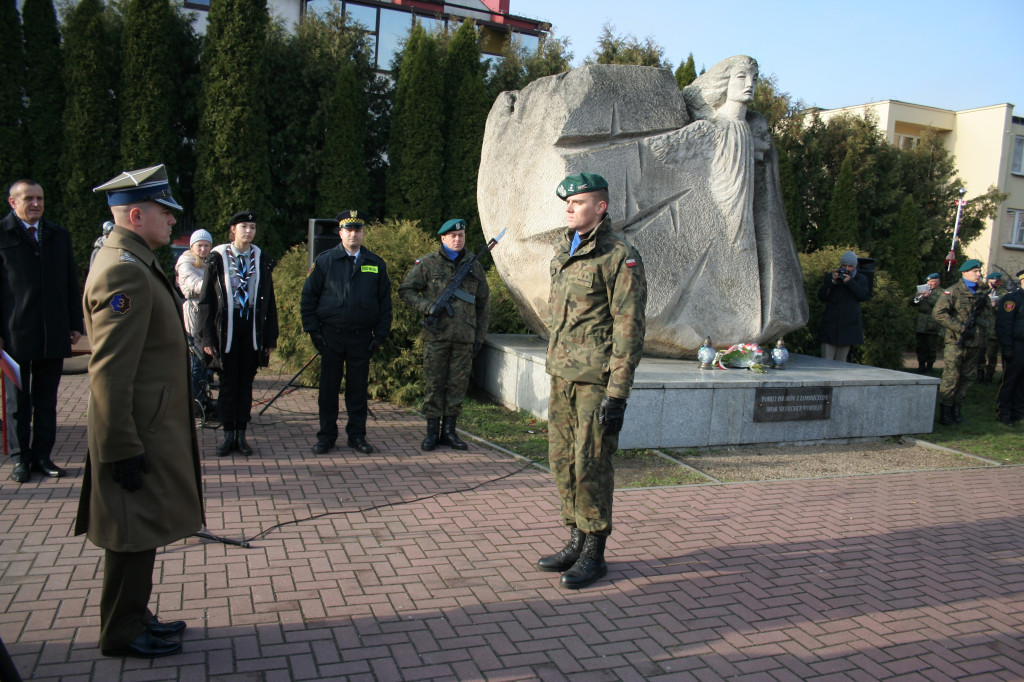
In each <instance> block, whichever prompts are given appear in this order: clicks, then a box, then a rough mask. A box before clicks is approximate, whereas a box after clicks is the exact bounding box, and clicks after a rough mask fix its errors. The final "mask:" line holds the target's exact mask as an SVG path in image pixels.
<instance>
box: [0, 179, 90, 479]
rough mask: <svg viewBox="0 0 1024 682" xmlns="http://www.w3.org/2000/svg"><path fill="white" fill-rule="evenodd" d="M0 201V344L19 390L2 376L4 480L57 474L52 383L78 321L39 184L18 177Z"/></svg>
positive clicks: (62, 233)
mask: <svg viewBox="0 0 1024 682" xmlns="http://www.w3.org/2000/svg"><path fill="white" fill-rule="evenodd" d="M7 202H8V203H9V204H10V205H11V212H10V213H8V214H7V216H6V217H5V218H4V219H3V220H2V221H0V348H3V350H6V351H7V352H8V353H9V354H10V355H11V357H12V358H14V360H15V361H16V362H17V363H18V364H19V365H20V366H21V389H20V390H17V391H16V393H15V391H13V390H12V389H13V387H14V384H13V382H10V381H9V380H8V391H7V396H8V397H7V414H6V415H5V419H6V424H7V429H6V431H7V439H8V443H9V444H10V451H11V452H12V453H13V454H12V458H11V459H12V462H13V464H14V469H13V470H12V471H11V479H12V480H14V481H17V482H18V483H25V482H26V481H28V480H29V477H30V475H31V474H30V472H31V471H39V472H41V473H42V474H43V475H45V476H52V477H58V476H63V475H64V470H63V469H61V468H60V467H58V466H57V465H55V464H54V463H53V461H52V460H51V459H50V454H51V452H52V451H53V444H54V442H55V441H56V437H57V388H58V386H59V385H60V376H61V371H62V370H63V369H64V358H67V357H70V356H71V346H72V345H74V344H75V343H77V342H78V340H79V338H81V336H82V333H83V332H84V331H85V327H84V325H83V323H82V305H81V298H80V294H79V291H78V273H77V271H76V270H75V259H74V256H73V253H72V250H71V235H70V234H69V233H68V231H67V230H65V229H64V228H63V227H61V226H60V225H57V224H56V223H52V222H50V221H49V220H43V188H42V187H40V186H39V185H38V184H37V183H35V182H33V181H31V180H18V181H16V182H15V183H14V184H13V185H11V188H10V191H9V193H8V199H7ZM12 425H13V426H14V428H13V429H12V428H10V427H11V426H12Z"/></svg>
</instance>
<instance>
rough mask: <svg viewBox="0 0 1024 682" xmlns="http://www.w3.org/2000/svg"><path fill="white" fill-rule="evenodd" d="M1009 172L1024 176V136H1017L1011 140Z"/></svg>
mask: <svg viewBox="0 0 1024 682" xmlns="http://www.w3.org/2000/svg"><path fill="white" fill-rule="evenodd" d="M1010 172H1011V173H1016V174H1017V175H1024V135H1017V136H1016V137H1014V139H1013V165H1012V166H1011V167H1010Z"/></svg>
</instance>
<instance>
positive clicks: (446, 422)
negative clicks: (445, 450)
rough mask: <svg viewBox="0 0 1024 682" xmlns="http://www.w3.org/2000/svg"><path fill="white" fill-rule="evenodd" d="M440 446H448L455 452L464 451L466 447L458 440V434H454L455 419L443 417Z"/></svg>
mask: <svg viewBox="0 0 1024 682" xmlns="http://www.w3.org/2000/svg"><path fill="white" fill-rule="evenodd" d="M439 442H440V443H441V445H450V446H452V447H453V448H455V449H456V450H466V449H468V448H469V446H468V445H466V444H465V443H463V442H462V441H461V440H459V434H457V433H455V417H445V418H444V419H442V420H441V438H440V440H439Z"/></svg>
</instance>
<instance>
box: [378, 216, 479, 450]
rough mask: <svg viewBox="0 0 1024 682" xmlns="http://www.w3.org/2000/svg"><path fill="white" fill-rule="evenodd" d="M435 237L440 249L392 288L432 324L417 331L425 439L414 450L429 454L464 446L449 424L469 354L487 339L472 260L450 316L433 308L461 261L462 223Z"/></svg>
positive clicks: (465, 382) (465, 384)
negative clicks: (439, 447)
mask: <svg viewBox="0 0 1024 682" xmlns="http://www.w3.org/2000/svg"><path fill="white" fill-rule="evenodd" d="M437 234H438V235H440V236H441V248H440V249H439V250H437V251H435V252H433V253H429V254H427V255H426V256H423V257H422V258H420V259H419V260H417V261H416V262H415V263H413V266H412V268H410V270H409V273H408V274H407V275H406V276H405V280H404V281H403V282H402V284H401V286H399V287H398V296H399V298H401V299H402V302H403V303H405V304H406V305H408V306H409V307H410V308H413V309H415V310H417V311H419V312H421V313H423V314H424V315H427V316H428V319H429V318H433V319H432V322H434V323H435V324H431V325H427V324H424V326H423V331H422V335H423V377H424V380H425V383H426V389H425V395H424V397H423V415H424V416H425V417H426V418H427V436H426V438H424V439H423V442H422V443H421V444H420V447H421V448H422V449H423V450H427V451H430V450H433V449H434V448H435V447H437V444H438V443H441V444H442V445H449V446H451V447H453V448H455V449H456V450H465V449H466V444H465V443H464V442H462V440H461V439H460V438H459V436H458V434H457V433H456V431H455V424H456V421H457V420H458V418H459V415H460V414H462V401H463V399H464V398H465V397H466V389H468V388H469V372H470V370H471V369H472V366H473V356H474V355H476V353H477V351H479V350H480V347H481V346H482V345H483V343H484V339H485V338H486V337H487V323H488V321H489V320H490V315H491V313H490V306H489V303H490V297H491V293H490V290H489V289H488V288H487V277H486V275H485V274H484V269H483V266H482V265H480V261H476V262H474V263H473V265H472V268H471V270H470V274H469V276H468V277H466V279H465V280H464V281H463V282H462V284H461V285H460V286H459V289H458V291H456V293H455V298H454V299H453V300H452V302H451V306H452V312H453V313H454V314H453V315H451V316H449V315H447V314H446V312H445V311H443V310H435V309H434V307H435V303H436V302H437V300H438V297H440V296H441V294H442V293H443V292H444V290H445V289H446V288H447V286H448V283H449V282H450V281H451V280H452V277H454V276H455V272H456V271H457V270H458V269H459V267H460V266H461V265H462V262H463V259H464V258H466V257H467V251H466V221H465V220H462V219H459V218H455V219H452V220H449V221H448V222H446V223H445V224H444V225H442V226H441V229H440V230H438V231H437ZM469 257H471V256H469ZM438 429H440V432H438Z"/></svg>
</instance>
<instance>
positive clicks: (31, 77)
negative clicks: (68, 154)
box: [21, 0, 106, 222]
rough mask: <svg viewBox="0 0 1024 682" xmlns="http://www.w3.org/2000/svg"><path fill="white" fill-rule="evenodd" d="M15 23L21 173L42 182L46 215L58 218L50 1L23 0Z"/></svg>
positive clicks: (58, 93) (57, 62)
mask: <svg viewBox="0 0 1024 682" xmlns="http://www.w3.org/2000/svg"><path fill="white" fill-rule="evenodd" d="M21 24H22V34H23V35H24V38H25V48H24V49H25V81H24V82H25V87H24V93H25V100H26V104H25V125H24V130H25V140H24V144H25V149H24V150H23V153H24V155H25V159H26V160H27V162H28V164H29V165H30V168H28V169H27V170H26V171H25V172H26V174H27V175H28V176H29V177H30V178H32V179H33V180H35V181H36V182H38V183H39V184H40V185H42V187H43V191H44V192H45V193H46V194H45V195H46V213H47V216H48V217H50V218H51V219H53V220H56V221H57V222H62V221H63V220H64V217H63V214H64V212H63V209H62V201H61V197H62V196H63V191H62V190H63V188H62V187H61V182H60V180H61V172H60V159H61V154H62V152H63V149H64V80H63V68H62V64H63V57H62V55H61V47H60V29H59V28H58V25H57V12H56V11H55V10H54V9H53V1H52V0H25V3H24V4H23V5H22V6H21ZM103 179H106V178H103ZM100 182H102V180H100Z"/></svg>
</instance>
